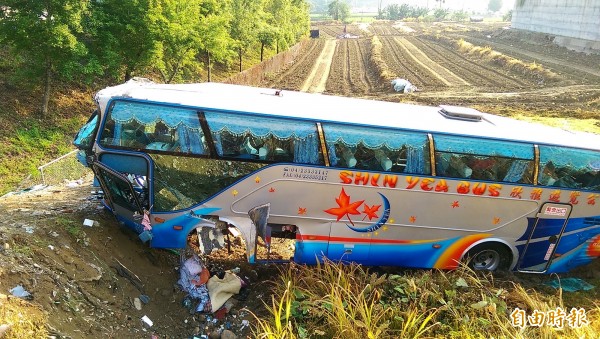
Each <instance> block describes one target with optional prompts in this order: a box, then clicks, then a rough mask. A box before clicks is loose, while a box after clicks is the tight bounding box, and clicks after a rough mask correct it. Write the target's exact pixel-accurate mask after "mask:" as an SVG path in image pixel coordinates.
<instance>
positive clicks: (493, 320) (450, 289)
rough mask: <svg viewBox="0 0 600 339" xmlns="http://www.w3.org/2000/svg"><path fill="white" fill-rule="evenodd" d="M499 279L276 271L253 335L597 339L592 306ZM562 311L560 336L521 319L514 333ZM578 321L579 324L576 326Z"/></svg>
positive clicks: (461, 274)
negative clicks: (567, 303) (266, 311)
mask: <svg viewBox="0 0 600 339" xmlns="http://www.w3.org/2000/svg"><path fill="white" fill-rule="evenodd" d="M499 279H500V278H497V277H495V276H494V275H492V274H490V273H485V274H484V273H480V272H473V271H471V270H469V269H468V268H466V267H460V268H459V269H457V270H455V271H451V272H448V271H435V270H422V271H405V272H403V273H402V274H387V273H372V272H370V271H369V270H368V269H365V268H363V267H361V266H359V265H342V264H339V263H333V262H329V261H326V262H325V263H323V264H320V265H317V266H316V267H308V266H299V265H294V264H292V265H290V266H288V267H287V268H284V269H282V272H281V275H280V280H279V281H275V282H273V283H274V287H273V290H274V291H273V299H272V305H271V306H270V307H269V308H268V309H269V311H270V316H269V317H262V318H257V319H256V322H257V325H256V327H255V328H254V335H255V336H256V337H257V338H309V337H310V338H422V337H427V338H429V337H440V338H441V337H444V338H490V337H494V338H504V337H508V338H533V337H542V338H597V337H598V335H600V305H598V304H596V303H595V301H589V300H588V301H587V303H585V304H580V305H579V306H574V307H567V306H565V303H564V302H563V295H562V290H558V292H556V293H553V292H550V293H542V292H536V291H534V290H532V289H530V288H528V287H525V286H523V285H520V284H518V283H516V282H513V281H512V280H514V279H512V277H511V276H505V277H504V280H499ZM542 290H543V289H542ZM560 310H562V311H564V315H563V316H562V318H561V317H559V319H563V320H564V322H563V323H562V328H559V325H560V324H559V323H552V322H550V323H544V324H543V325H542V326H540V327H536V326H532V325H530V323H527V321H528V318H521V319H525V321H526V323H525V325H526V326H523V327H520V326H518V325H519V317H520V316H521V315H523V314H525V315H526V316H533V317H535V316H536V315H537V316H538V317H541V315H542V314H543V315H544V317H548V316H549V315H551V314H555V313H556V312H560ZM581 310H583V311H581ZM578 312H579V313H578ZM511 315H512V316H511ZM559 315H560V314H559ZM576 315H579V316H580V318H579V319H576V317H575V316H576ZM533 320H535V319H533ZM533 320H529V321H533ZM571 320H573V322H571V323H569V321H571ZM586 321H587V324H586ZM576 325H581V326H579V327H578V326H576Z"/></svg>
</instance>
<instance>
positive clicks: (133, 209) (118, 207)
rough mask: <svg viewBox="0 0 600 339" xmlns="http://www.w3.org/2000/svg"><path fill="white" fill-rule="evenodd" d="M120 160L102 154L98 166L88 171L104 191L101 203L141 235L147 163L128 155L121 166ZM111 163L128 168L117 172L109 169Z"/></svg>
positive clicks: (146, 200)
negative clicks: (115, 162) (125, 165)
mask: <svg viewBox="0 0 600 339" xmlns="http://www.w3.org/2000/svg"><path fill="white" fill-rule="evenodd" d="M121 157H122V155H120V154H103V155H102V158H101V162H99V161H94V162H93V163H92V166H91V167H92V170H93V171H94V174H95V175H96V178H97V179H98V181H99V183H100V186H101V187H102V190H103V191H104V201H105V203H106V204H107V206H108V207H109V208H110V209H111V210H112V212H113V214H115V216H117V219H118V220H119V221H120V222H122V223H124V224H125V225H127V226H128V227H130V228H132V229H133V230H135V231H137V232H138V233H141V232H142V231H143V230H142V228H141V226H140V224H141V221H142V216H143V213H144V209H146V210H148V206H147V204H148V188H147V183H146V181H147V178H148V173H147V168H148V166H147V160H146V159H145V158H144V157H141V156H131V155H127V156H126V157H127V162H121V161H122V160H124V159H122V158H121ZM104 160H106V161H104ZM114 161H118V162H119V163H121V164H127V168H126V169H124V168H119V170H117V169H115V168H114V166H109V165H108V164H111V165H112V163H113V162H114ZM107 163H108V164H107ZM136 163H137V166H136V165H135V164H136ZM142 164H146V165H145V166H141V165H142ZM122 166H123V165H117V167H122ZM142 167H143V168H144V169H143V170H142Z"/></svg>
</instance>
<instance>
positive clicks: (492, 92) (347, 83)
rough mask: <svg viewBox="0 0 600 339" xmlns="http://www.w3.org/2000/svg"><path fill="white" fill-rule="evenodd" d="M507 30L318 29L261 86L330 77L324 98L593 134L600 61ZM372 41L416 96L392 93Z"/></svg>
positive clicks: (296, 86)
mask: <svg viewBox="0 0 600 339" xmlns="http://www.w3.org/2000/svg"><path fill="white" fill-rule="evenodd" d="M509 25H510V24H509V23H491V24H490V23H468V24H458V23H435V24H421V23H402V24H401V25H400V24H393V23H385V22H384V23H373V24H364V23H362V24H357V25H339V24H338V25H335V24H322V25H318V24H317V25H314V27H313V28H318V29H319V31H320V38H318V39H313V40H314V41H313V42H312V43H311V44H309V45H308V47H307V50H306V53H305V54H304V55H303V57H301V58H300V59H299V60H298V61H297V62H295V63H294V64H293V65H292V66H291V67H289V68H288V69H287V70H284V71H283V72H281V73H280V74H278V75H276V76H275V77H274V78H273V80H271V81H270V82H267V83H265V84H263V85H265V86H274V87H280V88H284V89H290V90H307V88H312V90H310V91H312V92H314V91H315V90H314V88H316V87H317V86H316V84H315V85H313V86H312V87H311V85H310V84H309V83H310V82H311V81H321V82H322V79H321V78H322V77H326V78H327V79H326V86H325V87H324V88H322V91H323V92H324V93H326V94H333V95H343V96H357V97H367V98H372V99H380V100H388V101H403V102H415V103H423V104H427V105H434V106H437V105H440V104H452V105H465V106H471V107H474V108H477V109H480V110H483V111H486V112H488V113H492V114H500V115H514V116H518V117H524V118H528V117H529V118H530V119H537V118H538V117H539V116H540V115H542V116H545V117H556V118H560V119H571V118H572V119H589V121H588V122H589V123H590V124H591V130H594V129H595V128H597V127H598V126H600V123H599V122H598V120H597V119H598V116H599V115H598V113H600V86H598V84H599V83H600V68H599V67H598V65H600V55H586V54H583V53H578V52H574V51H570V50H567V49H566V48H562V47H558V46H556V45H555V44H554V43H553V42H552V37H551V36H549V35H545V34H537V33H530V32H525V31H519V30H514V29H510V27H508V26H509ZM373 36H377V38H378V39H379V41H380V42H381V44H382V46H383V50H382V53H381V54H382V58H383V60H384V63H385V66H386V67H387V69H388V70H389V71H390V72H391V73H392V74H393V76H394V77H397V78H404V79H407V80H408V81H410V82H411V83H412V84H413V85H415V86H416V87H417V88H418V90H417V91H416V92H414V93H411V94H402V93H395V92H394V91H393V89H392V86H391V85H390V84H389V83H388V81H384V80H381V78H380V76H379V74H378V73H377V71H376V68H375V66H374V64H373V62H372V59H371V49H372V38H373ZM440 36H441V37H442V38H440ZM328 40H335V41H336V47H335V53H333V55H332V56H331V57H330V60H329V61H328V62H329V63H330V68H329V69H328V73H327V74H324V73H323V72H322V71H319V70H318V69H316V67H317V65H316V64H317V59H319V61H318V62H319V63H321V64H322V63H323V62H327V60H323V56H321V53H320V52H321V50H322V48H323V46H324V45H325V42H324V41H328ZM462 42H468V43H470V44H472V45H474V46H476V47H478V48H479V49H478V50H477V51H475V52H468V51H465V50H462V49H460V48H459V47H458V44H459V43H462ZM486 51H487V52H490V51H491V52H497V53H501V54H502V55H503V57H505V58H507V60H508V59H510V60H511V61H510V62H498V61H497V60H490V59H489V58H485V57H484V56H483V53H484V52H486ZM320 56H321V57H320ZM514 64H519V65H524V66H523V67H521V68H519V67H515V66H514ZM535 69H538V70H537V71H536V70H535ZM539 69H542V70H543V71H539ZM543 72H550V73H553V76H552V77H549V76H547V73H543ZM311 74H312V76H311ZM315 74H316V76H315ZM319 75H320V76H319ZM307 81H308V82H309V83H307ZM551 123H552V122H551ZM559 124H560V122H559ZM584 129H585V128H584Z"/></svg>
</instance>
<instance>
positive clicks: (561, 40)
mask: <svg viewBox="0 0 600 339" xmlns="http://www.w3.org/2000/svg"><path fill="white" fill-rule="evenodd" d="M512 27H514V28H518V29H524V30H529V31H535V32H541V33H548V34H552V35H556V38H555V42H556V43H557V44H559V45H562V46H565V47H567V48H571V49H574V50H578V51H583V52H587V53H590V52H592V53H600V0H516V1H515V8H514V10H513V16H512Z"/></svg>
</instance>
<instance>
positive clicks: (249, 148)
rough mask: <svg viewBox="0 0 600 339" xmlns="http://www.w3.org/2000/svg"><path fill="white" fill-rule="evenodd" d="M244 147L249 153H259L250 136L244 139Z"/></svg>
mask: <svg viewBox="0 0 600 339" xmlns="http://www.w3.org/2000/svg"><path fill="white" fill-rule="evenodd" d="M242 149H243V150H245V151H246V153H248V154H254V155H256V154H258V151H257V150H256V148H254V147H252V144H250V137H246V140H245V141H244V144H243V145H242Z"/></svg>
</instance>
